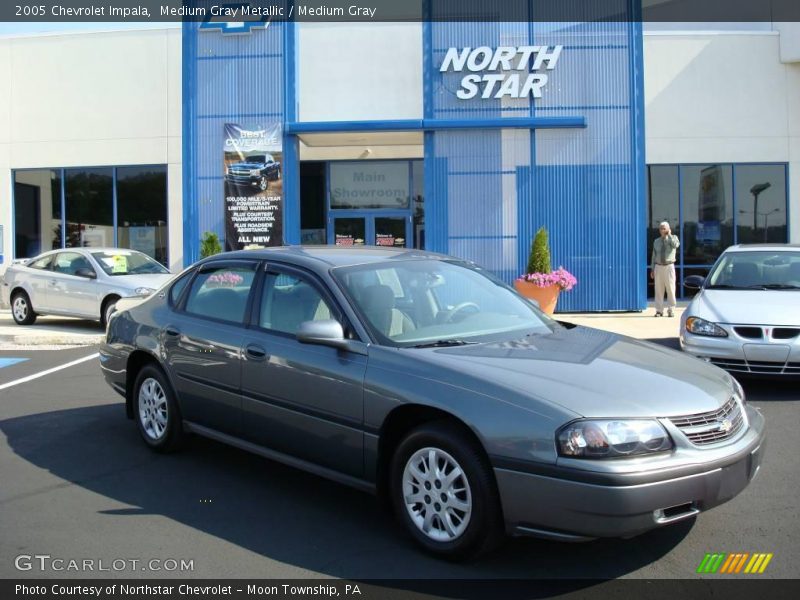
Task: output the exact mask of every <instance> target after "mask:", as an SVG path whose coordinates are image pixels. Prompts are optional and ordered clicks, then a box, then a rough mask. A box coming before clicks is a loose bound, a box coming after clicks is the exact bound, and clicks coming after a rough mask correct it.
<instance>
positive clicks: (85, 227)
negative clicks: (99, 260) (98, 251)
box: [65, 168, 114, 248]
mask: <svg viewBox="0 0 800 600" xmlns="http://www.w3.org/2000/svg"><path fill="white" fill-rule="evenodd" d="M112 188H113V178H112V170H111V168H106V169H67V170H66V187H65V198H66V209H67V210H66V212H67V214H66V220H67V236H66V238H67V239H66V246H67V247H68V248H69V247H75V246H89V245H91V246H99V245H103V246H111V245H113V239H114V232H113V228H112V225H113V220H114V207H113V193H112Z"/></svg>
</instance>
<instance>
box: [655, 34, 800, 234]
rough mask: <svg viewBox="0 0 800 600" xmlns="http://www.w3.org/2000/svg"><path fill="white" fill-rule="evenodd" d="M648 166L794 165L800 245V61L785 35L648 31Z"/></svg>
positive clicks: (792, 215) (794, 219)
mask: <svg viewBox="0 0 800 600" xmlns="http://www.w3.org/2000/svg"><path fill="white" fill-rule="evenodd" d="M644 69H645V73H644V75H645V78H644V80H645V136H646V158H647V162H648V164H658V163H717V162H734V163H735V162H783V163H788V164H789V189H788V194H789V203H790V206H789V215H788V216H789V237H790V240H791V241H793V242H800V63H797V62H781V38H780V34H779V33H778V32H777V31H776V32H772V31H761V32H750V33H748V32H705V33H704V32H692V33H684V34H681V33H667V32H663V33H655V32H651V33H647V34H645V37H644Z"/></svg>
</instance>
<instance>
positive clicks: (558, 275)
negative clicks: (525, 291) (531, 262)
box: [520, 267, 578, 292]
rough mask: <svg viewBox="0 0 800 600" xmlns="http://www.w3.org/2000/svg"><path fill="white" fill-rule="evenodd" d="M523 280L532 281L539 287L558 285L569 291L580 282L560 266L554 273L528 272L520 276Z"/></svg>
mask: <svg viewBox="0 0 800 600" xmlns="http://www.w3.org/2000/svg"><path fill="white" fill-rule="evenodd" d="M520 279H521V280H522V281H527V282H528V283H532V284H533V285H535V286H537V287H550V286H551V285H557V286H558V287H560V288H561V289H562V290H563V291H565V292H568V291H570V290H571V289H572V288H574V287H575V286H576V285H577V284H578V280H577V279H576V278H575V276H574V275H573V274H572V273H570V272H569V271H567V270H566V269H565V268H564V267H558V269H556V270H555V271H553V272H552V273H527V274H525V275H522V276H521V277H520Z"/></svg>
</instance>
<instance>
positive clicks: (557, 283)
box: [514, 227, 578, 315]
mask: <svg viewBox="0 0 800 600" xmlns="http://www.w3.org/2000/svg"><path fill="white" fill-rule="evenodd" d="M577 283H578V280H577V279H576V278H575V276H574V275H572V273H570V272H569V271H567V270H566V269H565V268H564V267H558V269H556V270H555V271H553V269H552V266H551V265H550V242H549V239H548V236H547V229H545V228H544V227H540V228H539V230H538V231H537V232H536V235H535V236H534V238H533V243H532V244H531V253H530V255H529V257H528V268H527V269H526V272H525V274H523V275H520V276H519V277H518V278H517V279H516V281H514V287H515V288H516V290H517V291H518V292H519V293H520V294H522V295H523V296H525V297H526V298H531V299H533V300H536V302H538V303H539V307H540V308H541V309H542V310H543V311H544V312H545V313H547V314H548V315H552V314H553V313H554V312H555V310H556V304H557V303H558V295H559V294H560V293H561V292H562V291H565V292H568V291H569V290H571V289H572V288H573V287H575V285H576V284H577Z"/></svg>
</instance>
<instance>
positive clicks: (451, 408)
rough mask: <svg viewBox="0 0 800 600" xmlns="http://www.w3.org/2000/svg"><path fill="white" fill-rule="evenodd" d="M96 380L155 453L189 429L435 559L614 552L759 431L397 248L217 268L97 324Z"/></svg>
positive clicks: (628, 352)
mask: <svg viewBox="0 0 800 600" xmlns="http://www.w3.org/2000/svg"><path fill="white" fill-rule="evenodd" d="M101 364H102V369H103V372H104V374H105V377H106V379H107V380H108V382H109V383H110V384H111V385H112V386H113V387H114V389H116V390H117V391H118V392H119V393H120V394H122V395H124V396H125V399H126V406H127V414H128V416H129V417H130V418H132V419H134V420H135V421H136V424H137V425H138V428H139V431H140V433H141V436H142V438H143V439H144V441H145V442H146V443H147V444H148V445H149V446H151V447H152V448H153V449H155V450H159V451H167V450H172V449H174V448H176V447H177V446H178V445H179V443H180V441H181V439H182V438H183V436H184V435H185V434H187V433H195V434H200V435H204V436H208V437H210V438H214V439H216V440H220V441H223V442H227V443H229V444H232V445H234V446H238V447H240V448H243V449H246V450H249V451H252V452H256V453H258V454H261V455H263V456H266V457H268V458H271V459H275V460H279V461H282V462H285V463H288V464H289V465H293V466H296V467H299V468H302V469H307V470H309V471H312V472H314V473H318V474H320V475H323V476H326V477H330V478H332V479H335V480H338V481H341V482H344V483H347V484H351V485H354V486H357V487H360V488H363V489H366V490H373V491H376V492H378V493H380V494H386V495H387V496H388V497H389V498H390V499H391V503H392V505H393V506H394V510H395V511H396V513H397V517H398V518H399V520H400V521H401V522H402V523H403V525H404V527H405V528H406V529H407V530H408V532H409V533H410V534H411V536H412V537H413V538H414V539H415V540H416V541H417V542H418V543H419V544H421V545H422V546H423V547H424V548H426V549H428V550H430V551H432V552H434V553H437V554H440V555H444V556H448V557H451V558H463V557H468V556H473V555H476V554H478V553H480V552H482V551H486V550H487V549H489V548H491V547H492V546H493V545H495V544H496V543H497V542H498V541H499V540H500V539H502V537H503V534H504V533H508V534H512V535H536V536H543V537H549V538H554V539H562V540H581V539H587V538H593V537H608V536H612V537H617V536H619V537H629V536H633V535H636V534H639V533H642V532H644V531H647V530H649V529H652V528H655V527H660V526H662V525H665V524H668V523H673V522H676V521H680V520H682V519H687V518H691V517H693V516H694V515H696V514H697V513H698V512H700V511H703V510H706V509H709V508H712V507H714V506H716V505H718V504H721V503H722V502H725V501H727V500H730V499H731V498H733V497H734V496H736V495H737V494H738V493H739V492H741V491H742V490H743V489H744V488H745V487H746V486H747V485H748V483H749V482H750V480H751V479H752V478H753V477H754V475H755V474H756V472H757V471H758V468H759V465H760V462H761V458H762V455H763V449H764V439H765V438H764V419H763V418H762V416H761V414H760V413H759V412H758V411H757V410H755V409H754V408H753V407H751V406H749V405H748V404H747V403H746V401H745V398H744V394H743V392H742V388H741V387H740V386H739V384H738V383H737V382H736V381H735V380H734V379H733V378H732V377H731V376H730V375H729V374H727V373H725V372H724V371H722V370H721V369H719V368H717V367H714V366H712V365H709V364H707V363H705V362H703V361H701V360H698V359H696V358H693V357H690V356H686V355H684V354H681V353H679V352H675V351H672V350H669V349H666V348H662V347H660V346H655V345H653V344H650V343H647V342H642V341H637V340H633V339H629V338H626V337H623V336H619V335H616V334H612V333H606V332H602V331H597V330H594V329H588V328H583V327H574V326H570V325H562V324H560V323H558V322H556V321H553V320H552V319H550V318H548V317H546V316H544V315H543V314H542V313H541V312H540V311H539V310H538V309H537V308H535V307H534V306H533V305H532V304H531V303H530V302H528V301H527V300H525V299H523V298H522V297H520V296H518V295H517V293H516V292H515V291H514V290H513V289H511V288H510V287H508V286H507V285H505V284H504V283H503V282H501V281H499V280H497V279H496V278H494V277H493V276H492V275H490V274H489V273H487V272H486V271H484V270H483V269H481V268H480V267H478V266H476V265H474V264H472V263H466V262H463V261H460V260H458V259H454V258H451V257H447V256H443V255H439V254H432V253H428V252H421V251H413V250H405V249H391V248H389V249H379V248H361V249H353V248H344V247H339V248H337V247H319V248H310V247H304V248H299V247H297V248H294V247H292V248H275V249H269V250H256V251H242V252H234V253H229V254H222V255H218V256H214V257H212V258H209V259H206V260H203V261H201V262H199V263H197V264H196V265H194V266H193V267H191V268H189V269H187V270H186V271H185V272H184V273H183V274H182V275H181V276H179V277H177V278H176V279H175V280H174V281H173V282H172V283H170V284H169V285H168V286H166V287H164V288H162V289H161V290H160V291H159V292H158V293H156V294H154V295H153V296H151V297H150V298H148V299H146V300H144V301H142V302H141V303H140V304H138V305H136V306H132V307H129V308H127V309H126V308H124V307H121V308H120V310H119V311H118V312H117V314H116V315H115V316H114V317H112V319H111V322H110V325H109V328H108V334H107V341H106V343H105V344H104V346H103V348H102V351H101Z"/></svg>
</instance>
